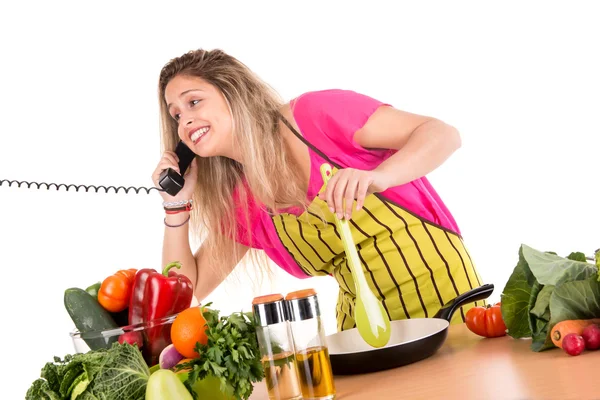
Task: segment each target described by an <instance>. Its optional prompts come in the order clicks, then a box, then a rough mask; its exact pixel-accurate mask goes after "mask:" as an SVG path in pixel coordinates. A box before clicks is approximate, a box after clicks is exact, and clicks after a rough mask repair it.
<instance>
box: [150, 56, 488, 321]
mask: <svg viewBox="0 0 600 400" xmlns="http://www.w3.org/2000/svg"><path fill="white" fill-rule="evenodd" d="M159 101H160V107H161V121H162V139H163V141H162V144H163V149H164V150H166V151H164V154H163V157H162V158H161V160H160V162H159V163H158V166H157V168H156V170H155V171H154V173H153V176H152V178H153V181H154V183H155V185H157V184H158V177H159V175H160V173H161V172H162V171H163V170H165V169H167V168H173V169H174V170H176V171H179V170H178V158H177V156H176V155H175V153H174V152H173V151H172V150H173V149H174V148H175V145H176V143H177V142H178V141H179V140H182V141H183V142H184V143H185V144H186V145H187V146H188V147H189V148H190V149H191V150H192V151H193V152H194V153H195V154H196V155H197V157H195V159H194V161H193V162H192V164H191V166H190V168H189V169H188V170H187V171H186V173H185V176H184V177H185V186H184V187H183V189H182V190H181V191H180V192H179V193H178V194H177V195H176V196H174V197H171V196H169V195H168V194H166V193H164V192H161V195H162V197H163V199H164V201H165V202H164V203H163V206H164V207H165V210H166V216H165V219H164V223H165V225H166V227H165V234H164V247H163V263H167V262H170V261H172V260H179V261H180V262H181V263H182V264H183V267H182V272H183V273H184V274H186V275H187V276H189V277H190V279H191V280H192V282H194V284H195V286H194V287H195V294H196V296H197V298H198V300H200V301H202V299H204V298H205V297H206V296H207V295H208V294H210V292H212V291H213V290H214V289H215V288H216V287H217V286H218V285H219V284H220V283H221V282H222V281H223V280H224V279H225V277H226V276H227V275H228V274H229V273H230V272H231V271H232V270H233V269H234V267H235V266H236V265H237V264H238V262H239V261H240V260H241V258H242V257H243V256H244V255H245V254H246V253H247V252H248V250H249V249H255V250H262V251H264V253H265V254H266V255H267V256H268V257H269V258H270V259H271V260H272V261H273V262H274V263H276V264H277V265H278V266H279V267H281V268H283V269H284V270H285V271H287V272H288V273H290V274H291V275H293V276H295V277H298V278H307V277H311V276H319V275H331V276H333V277H334V278H335V279H336V280H337V282H338V283H339V287H340V291H339V298H338V303H337V310H336V315H337V327H338V329H339V330H344V329H349V328H352V327H354V326H355V322H354V319H353V310H354V300H355V288H354V282H353V280H352V275H351V273H350V270H349V268H348V265H347V264H346V257H345V254H344V249H343V245H342V242H341V240H340V236H339V232H337V229H336V226H335V219H334V218H335V216H336V215H337V217H338V218H345V219H348V220H349V224H350V226H351V230H352V234H353V237H354V240H355V243H356V246H357V249H358V252H359V255H360V258H361V261H362V264H363V268H364V270H365V275H366V277H367V280H368V283H369V285H370V287H371V289H372V290H373V293H374V294H375V295H376V296H377V297H378V298H379V299H380V300H381V301H382V303H383V306H384V308H385V310H386V312H387V314H388V315H389V317H390V319H392V320H395V319H403V318H415V317H427V316H433V314H435V312H436V311H437V310H438V309H439V308H440V307H441V306H442V305H443V304H444V303H446V302H448V301H449V300H451V299H452V298H454V297H456V296H457V295H458V294H460V293H463V292H465V291H467V290H469V289H471V288H473V287H476V286H478V285H480V284H481V280H480V278H479V276H478V273H477V271H476V269H475V267H474V265H473V263H472V261H471V258H470V256H469V254H468V252H467V250H466V249H465V247H464V245H463V241H462V238H461V236H460V231H459V229H458V226H457V224H456V222H455V221H454V219H453V217H452V215H451V213H450V212H449V211H448V209H447V208H446V207H445V205H444V203H443V202H442V200H441V199H440V198H439V197H438V195H437V193H436V192H435V190H434V189H433V188H432V186H431V185H430V184H429V182H428V181H427V179H426V178H425V175H426V174H428V173H429V172H431V171H432V170H434V169H435V168H437V167H438V166H440V165H441V164H442V163H443V162H444V161H445V160H446V159H447V158H448V157H449V156H450V155H451V154H452V153H453V152H454V151H455V150H456V149H457V148H459V146H460V136H459V133H458V132H457V131H456V129H454V128H453V127H451V126H449V125H447V124H445V123H444V122H442V121H439V120H437V119H434V118H430V117H426V116H421V115H415V114H412V113H408V112H404V111H400V110H397V109H395V108H393V107H392V106H390V105H388V104H385V103H382V102H380V101H377V100H375V99H372V98H370V97H368V96H365V95H362V94H358V93H355V92H352V91H348V90H323V91H315V92H309V93H305V94H303V95H301V96H299V97H297V98H295V99H294V100H292V101H291V102H289V103H287V104H284V102H283V101H282V100H280V98H279V97H278V96H277V95H276V93H274V91H273V90H272V89H271V88H269V86H267V85H266V84H265V83H263V82H262V81H261V80H260V79H259V78H258V77H257V76H256V75H255V74H253V73H252V72H251V71H250V70H249V69H248V68H247V67H246V66H245V65H244V64H242V63H241V62H240V61H238V60H236V59H235V58H233V57H231V56H230V55H227V54H226V53H224V52H222V51H221V50H213V51H206V50H197V51H192V52H189V53H187V54H184V55H182V56H181V57H178V58H175V59H173V60H171V61H170V62H169V63H167V65H165V66H164V68H163V70H162V71H161V74H160V79H159ZM323 163H329V164H330V165H331V166H332V167H333V172H334V175H333V177H332V178H331V180H330V181H329V183H328V185H327V186H326V187H324V185H323V180H322V177H321V174H320V172H319V168H320V166H321V165H322V164H323ZM192 200H193V202H192ZM190 205H191V206H190ZM190 225H191V227H192V229H193V231H194V232H196V233H197V232H200V231H204V232H205V235H204V238H205V239H204V240H203V243H202V245H201V246H200V248H199V249H198V250H197V251H196V252H194V253H192V250H191V248H190V242H189V240H188V236H189V229H190ZM470 307H472V305H469V306H465V307H463V308H464V310H461V312H460V313H456V314H455V317H454V318H453V321H452V322H453V323H454V322H461V321H464V313H465V312H466V309H467V308H470Z"/></svg>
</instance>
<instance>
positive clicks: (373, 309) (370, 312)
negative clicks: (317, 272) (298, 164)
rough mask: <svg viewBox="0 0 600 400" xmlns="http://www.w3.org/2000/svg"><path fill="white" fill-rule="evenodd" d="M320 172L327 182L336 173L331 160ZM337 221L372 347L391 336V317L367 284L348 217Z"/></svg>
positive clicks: (360, 319)
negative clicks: (332, 168)
mask: <svg viewBox="0 0 600 400" xmlns="http://www.w3.org/2000/svg"><path fill="white" fill-rule="evenodd" d="M321 176H322V177H323V182H325V185H327V183H328V182H329V178H331V177H332V176H333V172H332V170H331V166H330V165H329V164H323V165H321ZM334 216H335V214H334ZM335 222H336V224H337V227H338V228H339V230H340V235H341V237H342V243H343V244H344V250H345V252H346V258H347V262H348V266H349V267H350V271H351V273H352V278H353V279H354V285H355V289H356V305H355V306H354V320H355V321H356V328H357V329H358V333H359V334H360V336H361V337H362V338H363V339H364V341H365V342H366V343H367V344H369V345H371V346H373V347H383V346H385V345H386V344H387V343H388V341H389V340H390V334H391V332H392V329H391V327H390V319H389V318H388V315H387V313H386V312H385V309H384V308H383V304H381V302H380V301H379V300H378V299H377V297H375V295H374V294H373V292H372V291H371V288H370V287H369V285H368V284H367V280H366V278H365V273H364V271H363V269H362V264H361V263H360V259H359V258H358V252H357V251H356V245H355V244H354V240H353V239H352V232H350V227H349V226H348V221H347V220H345V219H342V220H340V219H338V218H337V216H335Z"/></svg>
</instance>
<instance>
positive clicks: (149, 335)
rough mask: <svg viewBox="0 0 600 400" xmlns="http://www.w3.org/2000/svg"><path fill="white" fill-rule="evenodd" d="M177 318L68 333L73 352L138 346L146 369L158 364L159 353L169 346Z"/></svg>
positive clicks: (168, 317) (164, 318) (172, 316)
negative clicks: (117, 346)
mask: <svg viewBox="0 0 600 400" xmlns="http://www.w3.org/2000/svg"><path fill="white" fill-rule="evenodd" d="M175 317H177V314H173V315H170V316H167V317H163V318H158V319H155V320H152V321H147V322H144V323H141V324H135V325H126V326H121V327H118V328H114V329H108V330H103V331H87V332H79V331H78V330H74V331H72V332H70V333H69V335H70V336H71V340H72V341H73V346H74V347H75V352H77V353H87V352H88V351H90V350H98V349H108V348H110V347H111V346H112V344H113V343H115V342H120V343H123V342H125V341H126V342H128V343H130V344H133V343H134V342H135V343H137V344H138V347H140V350H141V352H142V355H143V356H144V360H145V361H146V364H148V367H153V366H154V365H157V364H158V358H159V356H160V353H161V351H163V349H164V348H165V347H167V346H168V345H170V344H171V325H173V321H174V320H175Z"/></svg>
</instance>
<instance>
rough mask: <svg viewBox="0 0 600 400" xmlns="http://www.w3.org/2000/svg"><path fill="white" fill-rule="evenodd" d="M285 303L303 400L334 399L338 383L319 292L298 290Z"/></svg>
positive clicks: (290, 294) (288, 296)
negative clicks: (334, 375) (330, 357)
mask: <svg viewBox="0 0 600 400" xmlns="http://www.w3.org/2000/svg"><path fill="white" fill-rule="evenodd" d="M285 300H286V311H287V314H288V316H287V317H288V319H289V320H290V326H291V330H292V338H293V340H294V348H295V351H296V366H297V368H298V376H299V378H300V387H301V389H302V396H303V398H304V399H305V400H331V399H335V383H334V379H333V373H332V371H331V361H330V359H329V351H328V350H327V341H326V337H325V330H324V328H323V324H322V322H321V312H320V310H319V301H318V299H317V294H316V292H315V291H314V290H313V289H305V290H299V291H296V292H292V293H289V294H288V295H287V296H286V297H285Z"/></svg>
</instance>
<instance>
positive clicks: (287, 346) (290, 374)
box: [252, 294, 302, 400]
mask: <svg viewBox="0 0 600 400" xmlns="http://www.w3.org/2000/svg"><path fill="white" fill-rule="evenodd" d="M252 306H253V307H252V308H253V313H254V319H255V320H256V323H257V325H258V326H257V328H256V336H257V339H258V345H259V348H260V353H261V357H262V364H263V368H264V371H265V383H266V385H267V391H268V393H269V400H301V399H302V392H301V390H300V382H299V380H298V370H297V364H296V362H295V357H294V343H293V340H292V334H291V330H290V324H289V321H287V319H286V312H285V309H284V307H285V304H284V299H283V296H282V295H281V294H270V295H266V296H260V297H256V298H254V300H253V301H252Z"/></svg>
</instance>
